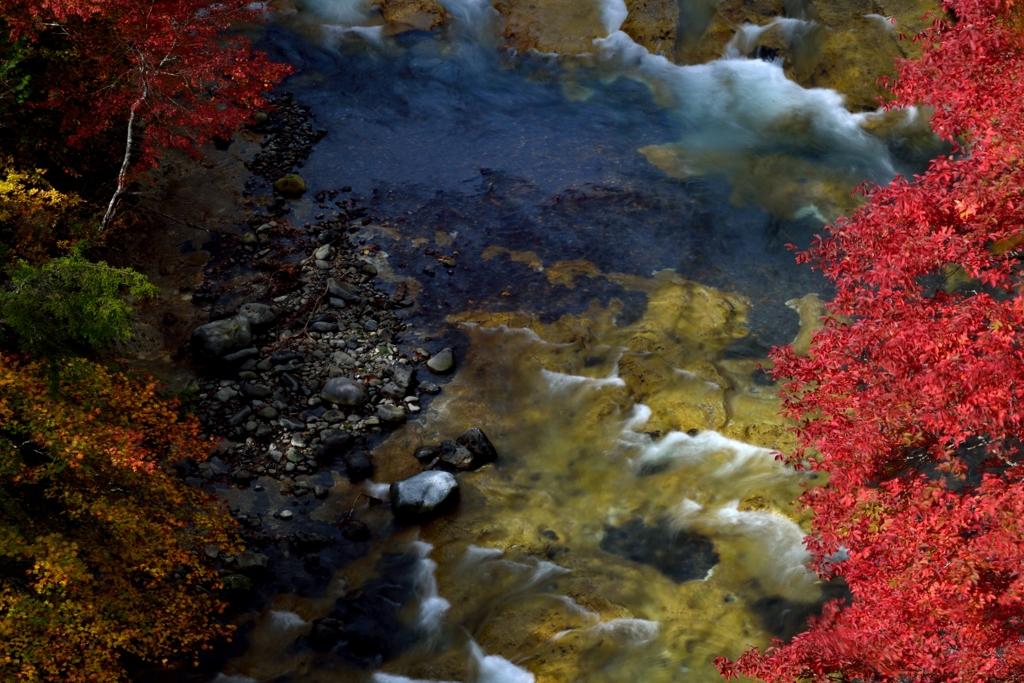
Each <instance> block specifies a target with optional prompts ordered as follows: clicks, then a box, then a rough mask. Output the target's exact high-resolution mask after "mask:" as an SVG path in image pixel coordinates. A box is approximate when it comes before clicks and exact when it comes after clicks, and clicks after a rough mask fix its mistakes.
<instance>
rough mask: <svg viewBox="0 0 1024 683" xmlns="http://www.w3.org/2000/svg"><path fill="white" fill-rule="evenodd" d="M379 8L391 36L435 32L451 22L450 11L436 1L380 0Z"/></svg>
mask: <svg viewBox="0 0 1024 683" xmlns="http://www.w3.org/2000/svg"><path fill="white" fill-rule="evenodd" d="M377 6H378V7H379V8H380V13H381V16H382V17H383V18H384V21H385V22H386V30H387V32H388V33H390V34H395V33H403V32H405V31H433V30H434V29H438V28H443V27H444V26H446V25H447V24H448V22H449V20H450V17H449V15H448V10H446V9H445V8H444V5H442V4H441V3H439V2H435V1H434V0H378V2H377Z"/></svg>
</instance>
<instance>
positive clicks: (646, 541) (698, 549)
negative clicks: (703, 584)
mask: <svg viewBox="0 0 1024 683" xmlns="http://www.w3.org/2000/svg"><path fill="white" fill-rule="evenodd" d="M601 550H603V551H605V552H606V553H611V554H613V555H619V556H621V557H625V558H626V559H627V560H632V561H633V562H640V563H642V564H649V565H651V566H652V567H654V568H655V569H657V570H658V571H659V572H661V573H662V574H664V575H665V576H667V577H668V578H670V579H672V580H673V581H675V582H676V583H683V582H684V581H699V580H702V579H704V578H706V577H707V575H708V572H709V571H711V568H712V567H714V566H715V565H716V564H718V553H716V552H715V548H714V545H713V544H712V543H711V539H709V538H708V537H706V536H702V535H701V534H690V533H685V532H679V531H676V530H674V529H672V528H671V527H670V526H669V524H668V522H666V521H665V520H661V521H660V522H658V523H657V524H656V525H654V526H649V525H647V524H644V522H643V520H640V519H633V520H630V521H629V522H626V523H625V524H623V525H622V526H620V527H606V528H605V532H604V538H602V539H601Z"/></svg>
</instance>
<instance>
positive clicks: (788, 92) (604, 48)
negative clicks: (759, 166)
mask: <svg viewBox="0 0 1024 683" xmlns="http://www.w3.org/2000/svg"><path fill="white" fill-rule="evenodd" d="M793 25H795V24H793ZM594 43H595V45H596V46H597V47H598V51H599V55H598V56H599V63H600V64H601V66H602V67H603V68H604V69H605V71H606V72H607V73H608V74H609V76H610V77H612V78H615V77H630V78H634V79H637V80H640V81H642V82H644V83H646V84H647V85H648V86H650V87H651V88H652V89H654V90H655V92H656V93H658V94H659V95H660V96H661V97H662V98H663V99H668V100H670V101H672V102H673V103H674V104H673V108H674V109H675V112H676V115H677V116H678V117H679V119H680V120H681V121H682V122H683V123H685V124H686V125H687V127H688V129H689V131H688V132H687V133H686V134H685V136H684V138H683V140H682V144H683V145H684V146H686V148H687V149H691V150H697V151H699V150H707V151H716V152H727V153H728V152H733V153H757V152H760V151H769V150H772V149H775V148H777V146H778V144H779V141H780V140H781V139H783V138H782V137H780V134H779V126H787V128H786V129H787V130H791V129H792V127H793V124H795V123H797V122H799V124H800V132H801V135H802V139H795V138H794V136H793V135H789V136H788V138H785V139H787V141H788V144H789V145H790V146H793V145H797V146H804V147H806V148H808V149H810V150H814V151H815V154H816V155H817V156H818V157H819V158H821V159H822V160H823V162H827V163H828V164H829V165H831V166H833V167H836V168H842V169H844V170H849V171H850V172H853V173H856V174H859V175H861V176H862V177H866V178H869V179H872V180H876V181H878V182H885V181H888V180H889V179H890V178H891V177H892V176H893V175H894V173H895V170H894V167H893V165H892V162H891V160H890V156H889V153H888V151H887V149H886V148H885V146H884V145H883V144H882V143H881V142H880V141H879V140H877V139H876V138H873V137H872V136H870V135H868V134H867V133H865V132H864V130H863V129H862V128H861V124H862V123H863V122H864V121H865V120H866V116H867V115H865V114H854V113H851V112H849V111H847V110H846V109H845V108H844V107H843V96H842V95H840V94H839V93H837V92H835V91H834V90H826V89H824V88H809V89H807V88H803V87H801V86H800V85H798V84H797V83H794V82H793V81H790V80H789V79H787V78H786V76H785V74H784V73H783V70H782V68H781V67H780V66H779V65H777V64H770V63H768V62H765V61H762V60H760V59H720V60H716V61H713V62H709V63H707V64H698V65H692V66H677V65H676V64H673V63H672V62H670V61H668V60H667V59H666V58H664V57H662V56H658V55H652V54H650V53H649V52H648V51H647V50H646V49H645V48H644V47H642V46H640V45H637V44H636V43H635V42H633V39H632V38H630V37H629V36H628V35H626V34H625V33H623V32H622V31H617V32H615V33H613V34H611V35H610V36H608V37H607V38H597V39H595V40H594ZM787 124H788V125H787ZM784 137H785V136H784Z"/></svg>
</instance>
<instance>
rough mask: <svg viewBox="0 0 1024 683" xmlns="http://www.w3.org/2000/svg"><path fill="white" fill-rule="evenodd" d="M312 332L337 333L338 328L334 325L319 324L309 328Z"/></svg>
mask: <svg viewBox="0 0 1024 683" xmlns="http://www.w3.org/2000/svg"><path fill="white" fill-rule="evenodd" d="M309 329H310V331H312V332H337V331H338V326H337V325H336V324H334V323H328V322H318V323H313V324H312V325H310V326H309Z"/></svg>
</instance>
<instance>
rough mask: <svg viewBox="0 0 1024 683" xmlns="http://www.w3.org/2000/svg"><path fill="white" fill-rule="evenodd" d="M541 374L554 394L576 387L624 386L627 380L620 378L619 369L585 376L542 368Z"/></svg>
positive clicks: (569, 390)
mask: <svg viewBox="0 0 1024 683" xmlns="http://www.w3.org/2000/svg"><path fill="white" fill-rule="evenodd" d="M540 372H541V376H542V377H543V378H544V379H545V381H546V382H547V383H548V388H549V389H550V390H551V393H553V394H564V393H570V392H572V391H574V390H576V389H581V388H582V389H601V388H604V387H624V386H626V381H625V380H623V379H622V378H620V377H619V376H618V374H617V370H612V373H611V374H610V375H608V376H607V377H600V378H598V377H584V376H582V375H567V374H565V373H562V372H553V371H551V370H544V369H541V371H540Z"/></svg>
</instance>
